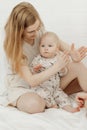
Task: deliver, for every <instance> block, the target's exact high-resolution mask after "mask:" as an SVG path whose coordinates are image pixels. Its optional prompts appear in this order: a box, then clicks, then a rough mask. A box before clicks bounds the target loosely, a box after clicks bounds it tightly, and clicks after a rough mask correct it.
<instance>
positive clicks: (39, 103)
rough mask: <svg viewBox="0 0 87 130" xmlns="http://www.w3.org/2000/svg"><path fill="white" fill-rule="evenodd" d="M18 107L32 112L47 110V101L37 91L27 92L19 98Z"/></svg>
mask: <svg viewBox="0 0 87 130" xmlns="http://www.w3.org/2000/svg"><path fill="white" fill-rule="evenodd" d="M17 108H18V109H19V110H21V111H24V112H27V113H30V114H33V113H39V112H43V111H44V110H45V101H44V99H43V98H41V97H40V96H39V95H37V94H35V93H25V94H23V95H22V96H21V97H20V98H19V99H18V101H17Z"/></svg>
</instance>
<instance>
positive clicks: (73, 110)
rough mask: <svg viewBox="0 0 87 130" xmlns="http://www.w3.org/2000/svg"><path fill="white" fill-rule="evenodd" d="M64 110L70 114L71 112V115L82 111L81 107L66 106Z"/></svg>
mask: <svg viewBox="0 0 87 130" xmlns="http://www.w3.org/2000/svg"><path fill="white" fill-rule="evenodd" d="M62 109H64V110H66V111H68V112H71V113H74V112H78V111H80V109H79V107H76V108H74V107H72V106H64V107H63V108H62Z"/></svg>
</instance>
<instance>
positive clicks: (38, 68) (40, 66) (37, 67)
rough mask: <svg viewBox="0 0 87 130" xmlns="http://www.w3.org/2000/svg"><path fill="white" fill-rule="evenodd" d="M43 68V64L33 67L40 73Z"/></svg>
mask: <svg viewBox="0 0 87 130" xmlns="http://www.w3.org/2000/svg"><path fill="white" fill-rule="evenodd" d="M41 68H42V65H41V64H39V65H37V66H35V67H34V68H33V69H34V71H35V72H36V73H38V72H39V71H40V69H41Z"/></svg>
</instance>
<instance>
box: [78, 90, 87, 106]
mask: <svg viewBox="0 0 87 130" xmlns="http://www.w3.org/2000/svg"><path fill="white" fill-rule="evenodd" d="M85 100H87V93H85V92H79V93H77V95H76V101H77V103H78V106H79V107H84V104H85Z"/></svg>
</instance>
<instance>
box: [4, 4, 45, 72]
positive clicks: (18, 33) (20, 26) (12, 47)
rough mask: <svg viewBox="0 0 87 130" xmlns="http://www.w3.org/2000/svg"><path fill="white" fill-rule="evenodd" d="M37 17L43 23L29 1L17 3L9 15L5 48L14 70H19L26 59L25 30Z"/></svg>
mask: <svg viewBox="0 0 87 130" xmlns="http://www.w3.org/2000/svg"><path fill="white" fill-rule="evenodd" d="M37 19H38V20H39V21H40V23H41V24H42V25H43V23H42V21H41V19H40V16H39V14H38V12H37V11H36V9H35V8H34V7H33V6H32V5H31V4H30V3H28V2H21V3H19V4H18V5H16V6H15V7H14V8H13V10H12V12H11V14H10V16H9V19H8V21H7V23H6V25H5V31H6V37H5V41H4V49H5V52H6V56H7V58H8V60H9V61H10V63H11V65H12V70H13V71H16V72H18V71H19V70H20V66H21V65H22V63H23V62H21V61H26V57H25V55H23V32H24V29H25V28H26V27H28V26H30V25H33V24H34V23H35V21H36V20H37Z"/></svg>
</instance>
